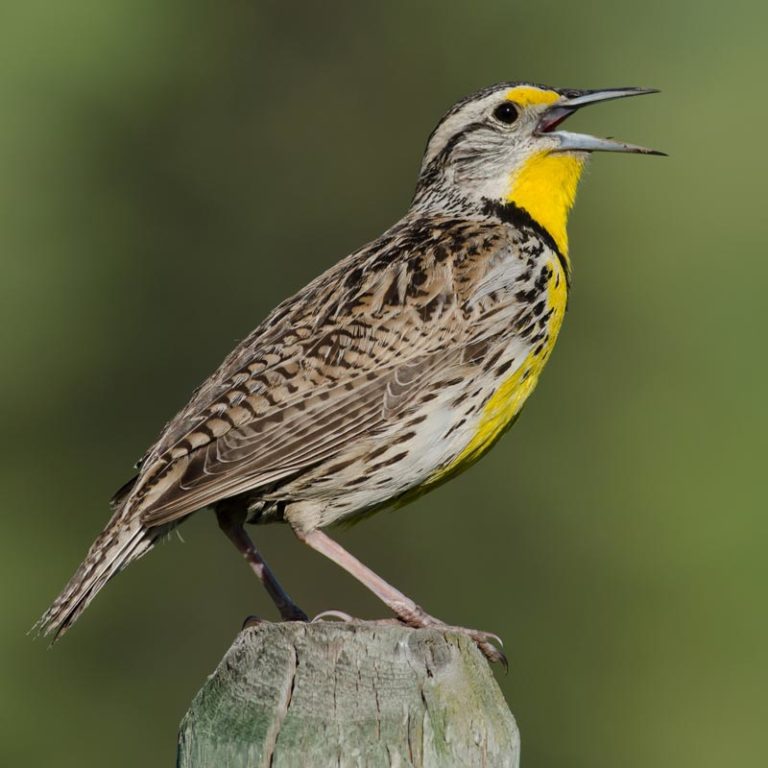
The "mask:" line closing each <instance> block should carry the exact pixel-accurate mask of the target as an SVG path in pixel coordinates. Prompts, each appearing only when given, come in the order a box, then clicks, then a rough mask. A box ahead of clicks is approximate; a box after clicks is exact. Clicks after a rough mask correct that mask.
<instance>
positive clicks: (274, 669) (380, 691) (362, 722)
mask: <svg viewBox="0 0 768 768" xmlns="http://www.w3.org/2000/svg"><path fill="white" fill-rule="evenodd" d="M519 754H520V736H519V733H518V730H517V726H516V724H515V719H514V717H513V716H512V713H511V712H510V711H509V709H508V707H507V705H506V702H505V701H504V697H503V696H502V694H501V691H500V690H499V687H498V685H497V684H496V681H495V680H494V678H493V674H492V673H491V670H490V668H489V666H488V662H487V661H486V660H485V658H484V657H483V656H482V654H481V653H480V652H479V651H478V650H477V648H476V646H475V644H474V643H473V642H472V641H471V640H468V639H467V638H466V637H464V636H461V635H456V634H452V633H450V632H445V633H443V632H441V631H438V630H435V629H409V628H407V627H403V626H400V625H397V624H383V623H376V622H363V621H354V622H350V623H341V622H336V621H333V622H330V621H319V622H315V623H311V624H306V623H300V622H285V623H281V624H270V623H267V622H261V623H259V624H257V625H255V626H250V627H248V628H246V629H244V630H243V631H242V632H241V633H240V635H238V637H237V638H236V639H235V642H234V643H233V645H232V647H231V648H230V649H229V651H228V652H227V653H226V655H225V656H224V658H223V659H222V661H221V663H220V664H219V666H218V668H217V669H216V671H215V672H214V673H213V675H211V677H210V678H209V679H208V681H207V682H206V683H205V685H203V688H202V689H201V690H200V692H199V693H198V694H197V695H196V696H195V698H194V700H193V701H192V705H191V706H190V709H189V711H188V712H187V714H186V716H185V717H184V720H183V721H182V723H181V729H180V731H179V746H178V767H179V768H256V767H257V766H264V767H265V768H267V767H269V768H294V766H295V768H326V766H328V767H329V768H330V766H338V767H340V768H352V766H354V767H355V768H378V767H379V766H381V767H382V768H384V766H386V767H387V768H393V767H399V768H407V767H409V766H414V768H454V767H455V768H459V766H460V767H461V768H467V767H468V766H470V767H471V766H488V767H489V768H496V767H498V768H502V767H503V768H517V766H518V763H519Z"/></svg>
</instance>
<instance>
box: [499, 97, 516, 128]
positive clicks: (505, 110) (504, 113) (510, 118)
mask: <svg viewBox="0 0 768 768" xmlns="http://www.w3.org/2000/svg"><path fill="white" fill-rule="evenodd" d="M493 116H494V117H495V118H496V119H497V120H500V121H501V122H502V123H506V124H507V125H511V124H512V123H514V122H515V120H517V107H516V106H515V105H514V104H512V103H511V102H509V101H503V102H502V103H501V104H499V106H498V107H496V109H494V110H493Z"/></svg>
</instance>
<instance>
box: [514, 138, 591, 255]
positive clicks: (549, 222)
mask: <svg viewBox="0 0 768 768" xmlns="http://www.w3.org/2000/svg"><path fill="white" fill-rule="evenodd" d="M583 168H584V159H583V157H582V156H579V155H572V154H565V153H563V154H561V153H552V152H542V153H541V154H538V155H534V156H533V157H532V158H531V159H530V160H528V161H527V162H526V163H525V165H523V167H522V168H521V169H520V170H519V171H518V172H517V173H515V174H514V175H513V177H512V183H511V185H510V190H509V194H508V195H507V198H506V202H507V203H512V204H513V205H515V206H517V207H518V208H522V209H523V210H524V211H525V212H526V213H527V214H528V215H529V216H530V217H531V218H532V219H533V220H534V221H535V222H536V223H537V224H539V226H541V227H542V228H543V229H544V230H546V232H547V233H548V234H549V235H550V237H551V238H552V240H554V242H555V244H556V245H557V248H558V251H559V252H560V254H562V256H563V257H564V258H565V259H567V258H568V231H567V224H568V213H569V212H570V210H571V208H572V206H573V201H574V200H575V199H576V188H577V186H578V184H579V178H580V177H581V172H582V169H583Z"/></svg>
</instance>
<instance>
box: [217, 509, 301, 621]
mask: <svg viewBox="0 0 768 768" xmlns="http://www.w3.org/2000/svg"><path fill="white" fill-rule="evenodd" d="M216 519H217V520H218V521H219V528H221V530H222V531H224V533H225V534H226V535H227V538H228V539H229V540H230V541H231V542H232V543H233V544H234V545H235V546H236V547H237V550H238V552H240V554H241V555H242V556H243V557H244V558H245V561H246V562H247V563H248V565H250V566H251V570H252V571H253V572H254V573H255V574H256V575H257V576H258V577H259V579H260V580H261V583H262V584H263V585H264V588H265V589H266V590H267V592H268V593H269V596H270V597H271V598H272V600H273V601H274V603H275V605H276V606H277V610H278V611H280V616H282V618H283V619H285V620H286V621H307V620H308V617H307V614H306V613H304V611H302V610H301V608H299V606H298V605H296V603H294V602H293V600H291V598H290V597H289V596H288V593H287V592H286V591H285V590H284V589H283V588H282V586H281V585H280V582H279V581H278V580H277V579H276V578H275V575H274V574H273V573H272V571H271V570H270V568H269V566H268V565H267V563H266V561H265V560H264V558H263V557H262V556H261V555H260V554H259V552H258V550H257V549H256V547H255V546H254V544H253V542H252V541H251V537H250V536H249V535H248V534H247V533H246V530H245V528H244V523H245V513H244V512H240V511H239V510H233V509H232V508H231V507H229V508H228V507H224V506H219V507H217V508H216Z"/></svg>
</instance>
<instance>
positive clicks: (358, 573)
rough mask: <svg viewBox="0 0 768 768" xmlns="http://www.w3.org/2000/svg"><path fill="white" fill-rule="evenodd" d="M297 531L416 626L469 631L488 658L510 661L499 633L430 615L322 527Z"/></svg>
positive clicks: (301, 536) (312, 545)
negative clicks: (500, 644)
mask: <svg viewBox="0 0 768 768" xmlns="http://www.w3.org/2000/svg"><path fill="white" fill-rule="evenodd" d="M295 533H296V535H297V536H298V537H299V538H300V539H301V540H302V541H303V542H304V543H305V544H308V545H309V546H310V547H312V549H314V550H315V551H317V552H319V553H320V554H321V555H325V556H326V557H327V558H329V559H330V560H333V562H334V563H336V565H339V566H341V567H342V568H343V569H344V570H345V571H347V573H349V574H351V575H352V576H354V577H355V578H356V579H357V580H358V581H359V582H360V583H361V584H363V585H364V586H366V587H367V588H368V589H370V590H371V592H373V594H374V595H376V597H378V598H379V600H381V601H382V602H383V603H385V604H386V605H388V606H389V607H390V608H391V609H392V611H393V612H394V614H395V615H396V616H397V617H398V619H400V621H402V622H403V623H404V624H408V625H409V626H412V627H441V628H445V629H451V630H454V631H456V632H459V633H461V634H464V635H468V636H469V637H471V638H472V639H473V640H474V641H475V642H476V643H477V645H478V647H479V648H480V650H481V651H482V652H483V653H484V654H485V656H486V658H488V659H489V660H490V661H501V662H502V663H503V664H504V666H506V665H507V660H506V657H505V656H504V654H503V653H501V651H499V650H498V649H497V648H496V647H495V646H493V645H492V644H491V643H490V642H489V640H490V639H491V638H493V639H496V640H497V641H498V638H497V637H496V636H495V635H491V634H489V633H487V632H480V631H478V630H476V629H466V628H465V627H453V626H449V625H446V624H444V623H443V622H442V621H440V620H439V619H436V618H435V617H434V616H430V615H429V614H428V613H427V612H426V611H425V610H424V609H423V608H421V607H420V606H418V605H417V604H416V603H414V602H413V600H411V598H410V597H408V596H407V595H404V594H403V593H402V592H400V590H398V589H395V588H394V587H393V586H392V585H391V584H388V583H387V582H386V581H384V579H382V578H381V576H378V575H377V574H375V573H374V572H373V571H372V570H371V569H370V568H368V567H367V566H366V565H363V563H361V562H360V561H359V560H358V559H357V558H356V557H354V556H353V555H351V554H350V553H349V552H347V550H346V549H344V548H343V547H342V546H341V545H339V544H337V543H336V542H335V541H334V540H333V539H331V538H329V537H328V536H326V535H325V534H324V533H323V532H322V531H317V530H315V531H310V532H309V533H305V532H302V531H295Z"/></svg>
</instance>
